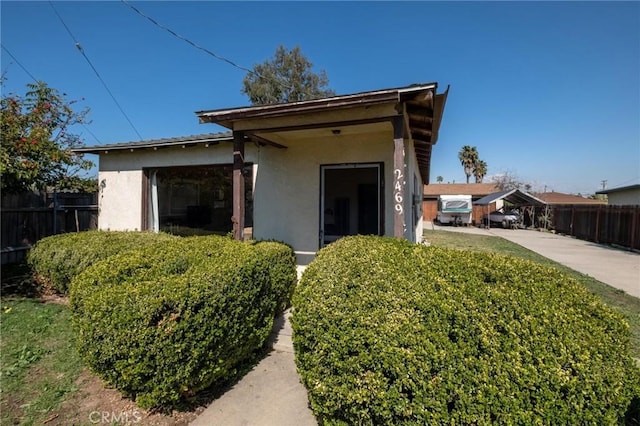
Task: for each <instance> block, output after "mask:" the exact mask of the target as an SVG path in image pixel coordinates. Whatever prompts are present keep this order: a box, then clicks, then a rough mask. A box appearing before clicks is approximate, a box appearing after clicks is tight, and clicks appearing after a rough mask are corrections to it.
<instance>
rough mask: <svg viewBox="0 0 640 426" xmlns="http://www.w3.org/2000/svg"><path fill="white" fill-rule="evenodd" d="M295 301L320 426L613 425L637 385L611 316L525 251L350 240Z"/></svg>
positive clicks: (621, 329)
mask: <svg viewBox="0 0 640 426" xmlns="http://www.w3.org/2000/svg"><path fill="white" fill-rule="evenodd" d="M293 306H294V311H293V316H292V326H293V331H294V335H293V342H294V348H295V351H296V363H297V365H298V370H299V372H300V374H301V377H302V380H303V383H304V384H305V386H306V387H307V389H308V392H309V399H310V402H311V406H312V409H313V411H314V412H315V414H316V416H317V417H318V418H319V419H320V420H321V422H322V423H323V424H328V425H331V424H336V425H346V424H362V425H367V424H369V425H383V424H387V425H398V424H477V425H481V424H521V425H529V424H619V423H623V422H624V418H625V413H627V412H628V411H630V410H632V407H631V405H632V401H633V400H634V396H637V395H638V392H639V391H640V379H639V371H638V368H637V366H636V365H635V363H634V361H633V359H632V358H631V357H630V355H629V347H628V345H629V332H628V325H627V324H626V322H625V321H624V320H623V319H622V317H621V316H620V315H619V314H617V313H615V312H613V311H612V310H611V309H609V308H607V307H606V306H605V305H603V303H601V302H600V301H598V300H597V299H596V298H595V296H593V295H591V294H589V293H588V292H587V291H586V290H585V289H584V288H583V287H582V286H581V285H580V284H579V283H577V282H576V281H575V280H573V279H572V278H570V277H568V276H567V275H565V274H562V273H561V272H559V271H557V270H555V269H553V268H549V267H543V266H541V265H538V264H535V263H533V262H530V261H525V260H521V259H516V258H511V257H507V256H500V255H495V254H486V253H485V254H481V253H473V252H464V251H456V250H447V249H442V248H437V247H425V246H418V245H413V244H410V243H408V242H406V241H399V240H395V239H390V238H382V237H360V236H358V237H347V238H344V239H341V240H339V241H337V242H335V243H333V244H331V245H330V246H328V247H326V248H325V249H323V250H321V251H320V252H319V254H318V256H317V257H316V259H315V260H314V261H313V262H312V263H311V265H309V267H308V268H307V270H306V271H305V272H304V274H303V276H302V279H301V281H300V284H299V285H298V288H297V289H296V293H295V295H294V300H293ZM635 404H637V399H636V401H635Z"/></svg>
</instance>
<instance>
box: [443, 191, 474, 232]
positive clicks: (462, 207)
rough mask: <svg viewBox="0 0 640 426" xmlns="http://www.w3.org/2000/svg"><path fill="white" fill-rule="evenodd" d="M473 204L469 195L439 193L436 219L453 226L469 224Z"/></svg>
mask: <svg viewBox="0 0 640 426" xmlns="http://www.w3.org/2000/svg"><path fill="white" fill-rule="evenodd" d="M472 213H473V206H472V204H471V195H440V197H438V216H437V221H438V222H439V223H442V224H451V225H455V226H460V225H470V224H471V216H472Z"/></svg>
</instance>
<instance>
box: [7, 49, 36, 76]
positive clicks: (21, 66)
mask: <svg viewBox="0 0 640 426" xmlns="http://www.w3.org/2000/svg"><path fill="white" fill-rule="evenodd" d="M2 48H3V49H4V50H5V52H7V53H8V54H9V56H11V59H13V60H14V62H15V63H16V64H18V66H19V67H20V68H22V71H24V72H26V73H27V74H28V75H29V77H31V79H32V80H33V81H35V82H36V83H37V82H38V79H37V78H35V77H34V76H33V74H31V73H30V72H29V70H27V69H26V68H25V67H24V65H22V64H21V63H20V61H18V60H17V59H16V57H15V56H13V55H12V54H11V52H9V49H7V48H6V47H4V44H3V45H2Z"/></svg>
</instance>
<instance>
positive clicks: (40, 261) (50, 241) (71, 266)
mask: <svg viewBox="0 0 640 426" xmlns="http://www.w3.org/2000/svg"><path fill="white" fill-rule="evenodd" d="M173 238H176V237H173V236H171V235H169V234H163V233H153V232H125V231H86V232H73V233H68V234H58V235H52V236H50V237H46V238H43V239H42V240H40V241H38V242H37V243H36V245H35V246H34V247H32V248H31V250H29V254H28V256H27V262H28V263H29V265H30V266H31V268H32V269H33V271H34V273H35V274H36V276H37V278H38V279H43V280H44V281H46V282H48V283H49V284H50V285H51V287H52V288H53V289H54V290H56V291H58V292H60V293H66V292H67V287H68V286H69V283H70V282H71V279H72V278H73V277H74V276H76V275H78V274H79V273H80V272H82V271H84V270H85V269H86V268H87V267H89V266H91V265H92V264H94V263H96V262H97V261H99V260H102V259H106V258H107V257H109V256H112V255H114V254H117V253H120V252H123V251H126V250H130V249H135V248H139V247H141V246H144V245H149V244H155V243H158V242H162V241H168V240H170V239H173Z"/></svg>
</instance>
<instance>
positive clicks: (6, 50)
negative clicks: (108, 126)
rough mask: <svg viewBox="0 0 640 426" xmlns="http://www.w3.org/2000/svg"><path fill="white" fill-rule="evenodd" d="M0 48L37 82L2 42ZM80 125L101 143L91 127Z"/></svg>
mask: <svg viewBox="0 0 640 426" xmlns="http://www.w3.org/2000/svg"><path fill="white" fill-rule="evenodd" d="M2 48H3V49H4V50H5V52H7V53H8V54H9V56H11V58H12V59H13V60H14V61H15V63H16V64H18V65H19V66H20V68H22V71H24V72H26V73H27V74H28V75H29V77H31V79H32V80H33V81H34V83H38V82H39V80H38V79H37V78H35V77H34V76H33V74H31V73H30V72H29V70H28V69H27V68H26V67H25V66H24V65H22V64H21V63H20V61H18V59H17V58H16V57H15V56H13V54H12V53H11V52H10V51H9V49H7V48H6V47H5V45H4V44H3V45H2ZM80 125H81V126H82V127H84V129H85V130H86V131H87V132H88V133H89V134H90V135H91V136H93V138H94V139H95V140H96V142H98V143H101V142H100V139H98V137H97V136H96V135H95V134H94V133H93V132H92V131H91V129H89V128H88V127H87V126H86V125H84V124H80Z"/></svg>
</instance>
